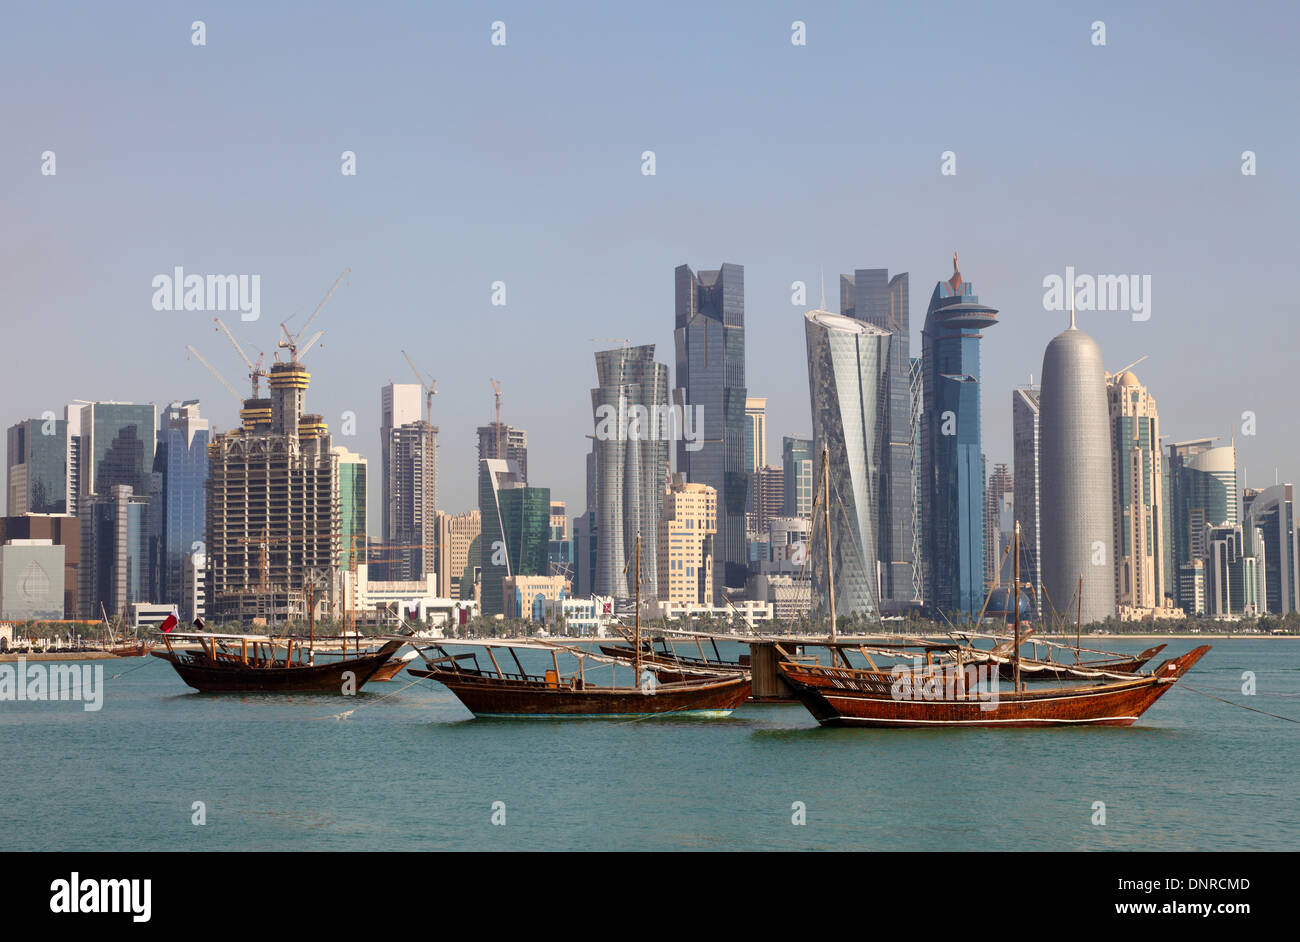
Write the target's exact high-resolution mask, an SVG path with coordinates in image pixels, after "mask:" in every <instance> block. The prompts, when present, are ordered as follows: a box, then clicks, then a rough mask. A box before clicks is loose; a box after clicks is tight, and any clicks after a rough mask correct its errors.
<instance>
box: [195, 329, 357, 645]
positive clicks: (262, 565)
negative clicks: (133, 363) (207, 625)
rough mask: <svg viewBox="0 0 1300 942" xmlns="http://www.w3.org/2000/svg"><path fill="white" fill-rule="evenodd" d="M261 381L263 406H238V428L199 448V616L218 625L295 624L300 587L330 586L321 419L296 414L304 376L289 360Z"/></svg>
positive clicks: (335, 532)
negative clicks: (202, 517) (203, 482)
mask: <svg viewBox="0 0 1300 942" xmlns="http://www.w3.org/2000/svg"><path fill="white" fill-rule="evenodd" d="M294 352H295V354H296V350H295V351H294ZM268 379H269V386H270V394H271V396H270V398H269V399H262V398H252V399H247V400H245V401H244V407H243V408H242V409H241V410H240V413H239V415H240V419H241V421H242V426H241V428H239V429H236V430H234V431H230V432H226V433H223V434H221V435H218V436H217V437H216V440H215V441H213V443H212V444H211V445H209V446H208V449H209V455H208V458H209V475H208V484H207V487H208V500H207V561H208V612H209V613H210V615H211V616H212V617H214V618H216V619H220V620H241V621H243V620H252V619H257V618H265V619H267V620H268V621H272V622H274V621H280V620H283V619H284V618H287V617H298V616H300V615H302V614H303V613H304V596H305V593H304V588H305V586H306V585H307V582H308V580H309V579H311V577H312V576H313V575H319V576H323V577H324V579H322V580H320V581H318V582H317V585H318V586H328V585H333V575H334V570H335V567H336V566H337V565H338V561H339V552H340V545H339V540H340V495H339V483H338V481H339V477H338V457H337V456H336V455H332V454H331V453H330V435H329V432H328V430H327V429H326V426H325V421H324V419H323V418H322V417H321V416H319V415H314V414H306V413H304V411H303V410H304V404H305V399H306V394H307V386H308V384H309V382H310V380H311V374H310V373H309V372H307V369H306V368H305V367H304V366H303V365H302V364H301V363H299V362H297V357H296V355H295V356H294V358H293V362H289V363H276V364H274V365H273V366H272V367H271V370H270V374H269V377H268ZM325 580H328V581H325ZM318 597H319V596H318Z"/></svg>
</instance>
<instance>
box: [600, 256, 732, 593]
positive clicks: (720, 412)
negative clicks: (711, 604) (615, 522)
mask: <svg viewBox="0 0 1300 942" xmlns="http://www.w3.org/2000/svg"><path fill="white" fill-rule="evenodd" d="M675 280H676V290H675V300H676V320H675V329H674V331H673V338H674V341H675V344H676V348H677V375H676V386H675V387H674V389H673V404H674V405H676V406H678V407H681V408H682V410H683V412H684V411H686V410H687V409H695V408H698V409H699V410H700V413H699V414H700V416H701V419H702V422H703V426H704V428H703V437H702V439H701V440H700V442H699V443H698V444H699V446H700V447H698V449H697V448H696V446H695V444H692V443H691V442H688V441H687V440H685V438H684V437H682V438H679V439H678V442H677V470H678V472H680V473H682V474H684V475H685V478H686V480H687V481H688V482H690V483H694V484H707V485H709V486H710V487H712V488H713V489H714V490H715V491H717V493H718V532H717V536H716V537H715V538H714V551H715V567H714V596H715V604H720V603H721V601H722V589H723V587H733V588H738V587H741V586H743V585H744V584H745V578H746V575H747V574H748V571H749V557H748V553H747V549H746V545H745V508H746V506H747V504H748V478H747V475H746V474H745V460H746V456H745V400H746V398H747V392H746V387H745V269H744V267H743V266H741V265H732V264H724V265H723V266H722V267H721V268H719V269H717V270H715V271H701V272H700V273H699V274H698V275H696V273H695V272H693V271H691V269H690V268H689V267H688V266H686V265H679V266H677V269H676V272H675ZM692 414H694V413H692ZM602 526H603V527H604V526H606V525H605V524H602Z"/></svg>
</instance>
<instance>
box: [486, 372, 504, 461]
mask: <svg viewBox="0 0 1300 942" xmlns="http://www.w3.org/2000/svg"><path fill="white" fill-rule="evenodd" d="M488 382H490V383H491V384H492V395H493V396H494V397H495V399H496V402H497V420H496V424H495V425H493V426H492V429H493V431H494V432H495V433H496V438H497V457H498V458H503V457H505V456H504V455H502V454H501V384H500V383H498V382H497V381H496V380H495V379H492V378H491V377H488Z"/></svg>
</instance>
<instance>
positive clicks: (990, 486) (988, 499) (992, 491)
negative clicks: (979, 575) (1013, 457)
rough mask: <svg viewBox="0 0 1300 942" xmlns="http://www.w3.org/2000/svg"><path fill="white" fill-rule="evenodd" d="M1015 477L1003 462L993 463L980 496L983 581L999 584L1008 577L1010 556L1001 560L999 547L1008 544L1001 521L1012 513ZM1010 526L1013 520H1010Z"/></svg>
mask: <svg viewBox="0 0 1300 942" xmlns="http://www.w3.org/2000/svg"><path fill="white" fill-rule="evenodd" d="M1014 507H1015V481H1014V480H1013V478H1012V474H1011V471H1010V470H1009V469H1008V468H1007V466H1006V465H1005V464H995V465H994V466H993V471H992V473H991V474H989V475H988V481H987V483H986V485H985V498H984V545H985V547H986V549H985V551H984V584H985V585H987V586H990V587H991V586H996V585H1001V584H1002V580H1003V579H1005V580H1006V581H1007V583H1008V584H1010V583H1011V581H1012V578H1013V576H1012V570H1011V559H1010V558H1009V557H1008V559H1007V562H1006V563H1005V564H1004V563H1003V562H1002V552H1003V548H1004V547H1005V546H1007V545H1008V539H1009V537H1010V532H1009V530H1008V528H1007V527H1006V526H1004V524H1005V523H1007V522H1010V521H1009V520H1008V519H1006V518H1009V517H1010V516H1013V515H1014ZM1011 525H1012V527H1014V523H1012V524H1011Z"/></svg>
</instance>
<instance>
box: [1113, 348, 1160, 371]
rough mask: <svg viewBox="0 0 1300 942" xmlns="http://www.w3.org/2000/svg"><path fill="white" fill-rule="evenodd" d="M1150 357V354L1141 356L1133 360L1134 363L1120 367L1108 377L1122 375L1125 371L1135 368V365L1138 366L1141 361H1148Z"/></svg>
mask: <svg viewBox="0 0 1300 942" xmlns="http://www.w3.org/2000/svg"><path fill="white" fill-rule="evenodd" d="M1150 356H1151V354H1149V353H1144V354H1142V356H1140V357H1138V358H1137V359H1136V360H1134V361H1133V362H1132V363H1130V364H1129V365H1128V366H1121V367H1120V368H1119V369H1117V370H1116V371H1115V372H1114V373H1111V374H1110V375H1111V376H1119V375H1121V374H1123V373H1124V372H1125V371H1126V370H1131V369H1133V367H1135V366H1137V365H1138V364H1139V363H1141V362H1142V361H1143V360H1145V359H1148V358H1149V357H1150Z"/></svg>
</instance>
